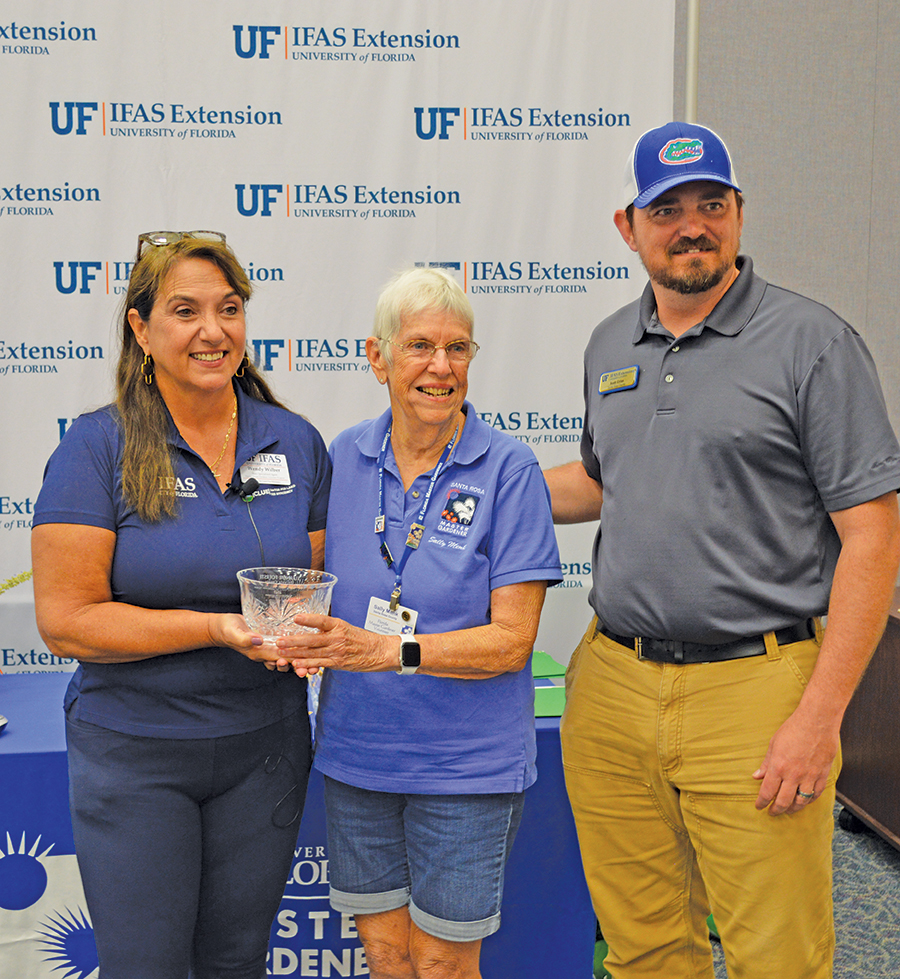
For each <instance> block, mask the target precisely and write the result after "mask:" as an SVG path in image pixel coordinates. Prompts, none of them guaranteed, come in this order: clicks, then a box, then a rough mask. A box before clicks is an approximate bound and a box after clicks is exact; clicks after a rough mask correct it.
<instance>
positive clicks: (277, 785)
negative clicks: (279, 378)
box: [32, 231, 330, 979]
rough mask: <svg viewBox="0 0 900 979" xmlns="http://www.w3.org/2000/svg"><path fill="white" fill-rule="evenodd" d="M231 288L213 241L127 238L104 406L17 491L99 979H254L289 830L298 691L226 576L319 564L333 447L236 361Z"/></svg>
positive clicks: (237, 325) (237, 327) (214, 236)
mask: <svg viewBox="0 0 900 979" xmlns="http://www.w3.org/2000/svg"><path fill="white" fill-rule="evenodd" d="M250 291H251V289H250V283H249V281H248V279H247V276H246V274H245V273H244V271H243V269H242V268H241V266H240V264H239V263H238V261H237V259H236V258H235V256H234V253H233V252H232V251H231V249H230V248H229V247H228V245H227V244H226V243H225V238H224V235H221V234H218V233H215V232H200V231H197V232H154V233H150V234H145V235H141V236H140V239H139V244H138V257H137V261H136V264H135V266H134V268H133V271H132V274H131V279H130V283H129V288H128V294H127V296H126V299H125V304H124V309H123V314H122V322H121V338H120V339H121V351H120V357H119V363H118V370H117V381H116V388H117V390H116V401H115V404H111V405H107V406H106V407H105V408H101V409H100V410H98V411H94V412H90V413H88V414H85V415H82V416H81V417H79V418H78V419H76V421H75V423H74V424H73V425H72V427H71V429H70V431H69V432H67V434H66V436H65V437H64V438H63V440H62V442H61V443H60V445H59V447H58V448H57V450H56V452H54V454H53V456H52V458H51V459H50V461H49V463H48V465H47V470H46V473H45V480H44V485H43V488H42V490H41V494H40V496H39V499H38V502H37V505H36V510H35V517H34V530H33V540H32V543H33V559H34V589H35V603H36V610H37V620H38V626H39V629H40V632H41V635H42V636H43V638H44V640H45V641H46V643H47V646H48V648H49V649H50V650H52V651H53V652H54V653H55V654H56V655H58V656H63V657H74V658H75V659H77V660H78V661H79V664H80V665H79V667H78V670H77V671H76V673H75V674H74V676H73V678H72V682H71V683H70V685H69V689H68V692H67V695H66V700H65V711H66V725H67V738H68V744H69V775H70V802H71V810H72V821H73V827H74V832H75V841H76V850H77V854H78V859H79V865H80V868H81V874H82V879H83V882H84V888H85V895H86V898H87V902H88V908H89V911H90V913H91V918H92V921H93V925H94V932H95V937H96V941H97V948H98V953H99V961H100V973H101V975H102V976H103V979H181V977H183V979H187V976H188V974H189V973H190V975H191V977H192V979H213V977H215V979H221V977H223V976H226V975H227V976H229V977H230V979H261V977H262V976H264V975H265V958H266V952H267V947H268V937H269V929H270V926H271V922H272V919H273V917H274V915H275V912H276V911H277V908H278V904H279V901H280V899H281V894H282V891H283V887H284V882H285V880H286V879H287V876H288V871H289V867H290V861H291V857H292V851H293V847H294V845H295V842H296V836H297V827H298V821H299V816H300V813H301V811H302V807H303V801H304V795H305V792H306V781H307V775H308V771H309V767H310V755H311V751H310V733H309V723H308V714H307V708H306V684H305V682H304V681H303V680H301V679H299V678H298V677H297V676H295V675H294V674H293V673H289V672H288V673H285V672H279V671H278V670H277V669H273V667H274V666H275V661H276V658H277V656H276V652H275V651H274V650H273V648H272V647H271V646H265V645H263V643H262V638H261V637H260V636H259V635H257V634H255V633H253V632H251V631H250V630H249V629H248V627H247V625H246V623H245V622H244V620H243V618H242V617H241V615H240V598H239V591H238V583H237V579H236V577H235V572H236V571H238V570H239V569H241V568H245V567H248V566H255V565H259V564H269V565H283V566H293V567H313V568H316V567H318V568H321V567H322V556H323V548H324V537H325V529H324V528H325V518H326V507H327V496H328V488H329V483H330V464H329V461H328V456H327V453H326V451H325V446H324V443H323V442H322V439H321V437H320V436H319V434H318V432H317V431H316V430H315V429H314V428H313V427H312V425H310V424H309V422H307V421H306V420H305V419H304V418H302V417H300V416H299V415H296V414H294V413H293V412H290V411H288V410H287V409H286V408H285V407H283V406H282V405H280V404H279V402H278V401H277V400H276V398H275V396H274V395H273V394H272V392H271V391H270V390H269V387H268V385H267V384H266V382H265V380H264V379H263V377H262V376H261V374H260V373H259V372H258V371H257V369H256V368H255V367H254V366H253V364H252V363H251V361H250V358H249V357H248V356H247V347H246V336H245V329H246V327H245V320H244V306H245V303H246V302H247V300H248V299H249V298H250ZM251 480H253V481H254V482H255V483H257V484H258V486H257V487H256V493H255V495H253V494H252V493H251V492H250V491H249V487H248V484H250V485H251V486H252V483H250V481H251ZM267 667H268V668H267Z"/></svg>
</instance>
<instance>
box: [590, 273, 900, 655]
mask: <svg viewBox="0 0 900 979" xmlns="http://www.w3.org/2000/svg"><path fill="white" fill-rule="evenodd" d="M738 267H739V269H740V274H739V275H738V277H737V279H736V280H735V281H734V283H733V284H732V286H731V288H730V289H729V290H728V291H727V292H726V293H725V295H724V296H723V297H722V299H721V300H720V301H719V303H718V304H717V305H716V307H715V309H713V311H712V312H711V313H710V314H709V316H707V317H706V319H705V320H703V321H702V322H700V323H698V324H696V325H695V326H693V327H692V328H691V329H690V330H688V331H687V332H686V333H684V334H682V336H680V337H678V339H677V340H676V339H674V338H673V337H672V335H671V334H670V333H669V332H668V331H667V330H666V329H665V328H664V327H663V326H662V325H661V324H660V322H659V320H658V319H657V318H656V303H655V300H654V296H653V290H652V288H651V287H650V286H649V285H648V286H647V288H646V290H645V291H644V295H643V297H642V298H641V299H640V300H638V301H636V302H634V303H631V304H630V305H628V306H625V307H623V308H622V309H620V310H619V311H618V312H616V313H614V314H613V315H612V316H610V317H609V318H608V319H607V320H605V321H604V322H602V323H601V324H600V325H599V326H598V327H597V328H596V329H595V330H594V333H593V335H592V336H591V339H590V342H589V344H588V347H587V350H586V352H585V402H586V414H585V424H584V431H583V438H582V450H581V451H582V460H583V462H584V466H585V470H586V471H587V472H588V474H589V475H590V476H592V477H593V478H594V479H596V480H598V481H599V482H600V483H602V485H603V514H602V518H601V523H600V531H599V532H598V534H597V538H596V541H595V544H594V561H593V568H594V581H593V589H592V591H591V595H590V603H591V605H592V607H593V609H594V611H595V612H596V613H597V615H598V616H599V617H600V619H601V620H602V621H603V622H604V623H605V624H606V625H607V626H609V628H610V629H612V630H613V631H614V632H617V633H620V634H622V635H628V636H651V637H656V638H665V639H676V640H681V641H688V642H703V643H721V642H728V641H729V640H732V639H735V638H738V637H740V636H749V635H758V634H760V633H764V632H768V631H769V630H777V629H781V628H784V627H785V626H788V625H791V624H793V623H795V622H797V621H799V620H802V619H805V618H807V617H809V616H814V615H822V614H824V613H825V612H826V611H827V608H828V599H829V594H830V591H831V582H832V576H833V574H834V568H835V564H836V562H837V558H838V554H839V553H840V540H839V538H838V535H837V532H836V530H835V528H834V525H833V524H832V522H831V519H830V517H829V513H832V512H834V511H836V510H844V509H848V508H850V507H853V506H856V505H858V504H861V503H865V502H867V501H869V500H873V499H875V498H877V497H879V496H881V495H883V494H884V493H887V492H890V491H892V490H896V489H897V487H898V486H900V448H898V445H897V440H896V438H895V436H894V433H893V431H892V430H891V426H890V423H889V421H888V417H887V411H886V409H885V404H884V398H883V396H882V393H881V388H880V386H879V382H878V377H877V373H876V370H875V365H874V364H873V362H872V357H871V355H870V354H869V351H868V350H867V349H866V346H865V344H864V343H863V341H862V339H861V338H860V336H859V334H858V333H857V332H856V331H855V330H854V329H853V328H852V327H851V326H850V325H849V324H847V323H846V322H844V320H842V319H841V318H840V317H839V316H837V315H836V314H835V313H833V312H832V311H831V310H829V309H827V308H826V307H824V306H822V305H820V304H819V303H816V302H813V301H812V300H810V299H806V298H804V297H803V296H798V295H797V294H796V293H793V292H789V291H788V290H787V289H781V288H778V287H777V286H773V285H771V284H770V283H768V282H766V281H765V280H764V279H762V278H760V277H759V276H758V275H756V274H755V273H754V271H753V263H752V262H751V261H750V259H749V258H747V257H745V256H742V257H740V258H739V259H738ZM634 367H636V368H637V370H638V373H637V377H636V381H637V383H636V384H634V385H628V384H627V383H626V384H620V385H618V386H617V385H616V384H615V383H614V384H613V385H612V390H607V391H606V392H605V393H604V390H603V389H602V388H601V378H602V377H603V375H604V374H608V373H610V372H619V371H626V373H625V374H624V375H619V376H620V377H621V376H624V377H625V378H626V379H627V378H630V377H631V376H633V374H628V373H627V371H628V369H629V368H634Z"/></svg>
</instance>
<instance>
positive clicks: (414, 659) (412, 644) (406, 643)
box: [397, 636, 422, 676]
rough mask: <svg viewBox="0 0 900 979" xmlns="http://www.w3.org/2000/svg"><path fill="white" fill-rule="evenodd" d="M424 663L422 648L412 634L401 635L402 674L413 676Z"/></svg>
mask: <svg viewBox="0 0 900 979" xmlns="http://www.w3.org/2000/svg"><path fill="white" fill-rule="evenodd" d="M421 665H422V649H421V647H420V646H419V643H418V641H417V640H416V639H414V638H413V637H412V636H401V637H400V669H399V670H397V673H398V674H399V675H400V676H412V675H413V673H415V672H416V670H418V668H419V667H420V666H421Z"/></svg>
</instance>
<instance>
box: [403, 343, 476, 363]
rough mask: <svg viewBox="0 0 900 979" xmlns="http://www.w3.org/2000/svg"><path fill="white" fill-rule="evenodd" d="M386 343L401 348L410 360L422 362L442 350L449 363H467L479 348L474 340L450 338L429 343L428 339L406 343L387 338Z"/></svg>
mask: <svg viewBox="0 0 900 979" xmlns="http://www.w3.org/2000/svg"><path fill="white" fill-rule="evenodd" d="M388 343H390V344H392V345H393V346H395V347H398V348H399V349H400V350H402V351H403V353H404V354H405V355H406V356H407V357H408V358H409V359H410V360H420V361H422V362H423V363H424V362H425V361H428V360H431V358H432V357H433V356H434V355H435V354H436V353H437V352H438V350H443V351H444V352H445V353H446V354H447V360H449V361H450V363H451V364H468V362H469V361H470V360H471V359H472V358H473V357H474V356H475V354H477V353H478V350H479V349H480V348H479V346H478V344H477V343H476V342H475V341H474V340H451V341H450V342H449V343H440V344H436V343H429V341H428V340H407V341H406V343H395V342H394V341H393V340H388Z"/></svg>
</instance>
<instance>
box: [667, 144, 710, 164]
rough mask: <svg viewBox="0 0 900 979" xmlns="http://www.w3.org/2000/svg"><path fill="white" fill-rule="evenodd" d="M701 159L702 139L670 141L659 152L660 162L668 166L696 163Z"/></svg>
mask: <svg viewBox="0 0 900 979" xmlns="http://www.w3.org/2000/svg"><path fill="white" fill-rule="evenodd" d="M702 157H703V140H702V139H670V140H669V142H668V143H666V145H665V146H664V147H663V148H662V149H661V150H660V151H659V159H660V162H662V163H667V164H669V165H670V166H674V165H676V164H679V163H697V161H698V160H700V159H701V158H702Z"/></svg>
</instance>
